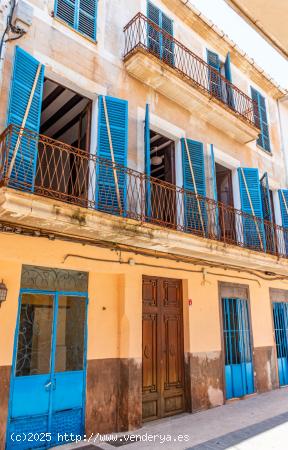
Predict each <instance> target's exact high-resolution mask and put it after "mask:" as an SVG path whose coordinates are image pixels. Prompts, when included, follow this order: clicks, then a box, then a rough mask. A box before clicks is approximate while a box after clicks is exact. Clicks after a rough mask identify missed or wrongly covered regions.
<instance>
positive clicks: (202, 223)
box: [181, 139, 207, 236]
mask: <svg viewBox="0 0 288 450" xmlns="http://www.w3.org/2000/svg"><path fill="white" fill-rule="evenodd" d="M186 142H187V147H188V152H189V155H190V161H191V164H192V170H193V174H194V180H193V175H192V172H191V167H190V161H189V157H188V154H187V147H186V144H185V139H181V145H182V165H183V188H184V189H185V190H187V191H190V192H191V194H189V193H187V192H185V193H184V221H185V223H184V225H185V228H186V231H188V232H189V231H190V232H193V231H196V232H197V234H198V233H199V234H200V235H202V236H203V235H204V236H205V235H206V233H207V211H206V203H205V199H203V198H201V197H200V196H203V197H206V184H205V165H204V149H203V144H202V142H197V141H193V140H191V139H186ZM196 192H197V194H198V195H197V196H195V195H194V194H195V193H196Z"/></svg>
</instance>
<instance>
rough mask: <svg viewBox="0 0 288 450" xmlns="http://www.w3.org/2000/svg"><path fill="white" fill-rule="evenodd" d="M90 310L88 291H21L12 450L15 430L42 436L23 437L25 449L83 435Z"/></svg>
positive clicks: (13, 380)
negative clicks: (87, 330) (68, 436)
mask: <svg viewBox="0 0 288 450" xmlns="http://www.w3.org/2000/svg"><path fill="white" fill-rule="evenodd" d="M48 270H49V269H48ZM86 315H87V295H86V294H84V293H80V292H79V293H77V292H73V293H72V292H65V291H63V292H53V291H42V290H34V289H22V290H21V292H20V298H19V312H18V324H17V328H16V335H15V350H14V361H13V368H12V378H11V388H10V411H9V421H8V429H7V450H9V449H12V448H15V442H13V439H12V435H13V433H20V432H21V433H23V434H26V436H29V434H30V433H31V434H32V433H33V436H34V437H35V436H38V437H39V439H36V438H34V437H33V439H31V441H29V440H28V439H27V440H26V442H25V443H24V442H21V446H19V448H20V447H21V449H22V450H26V449H27V450H28V449H34V448H37V449H38V448H47V447H49V448H50V447H52V446H53V445H57V444H59V442H61V439H60V440H58V433H60V434H64V433H68V434H70V433H73V434H74V435H75V434H76V435H77V434H78V435H83V433H84V417H85V407H84V406H85V385H86V369H85V368H86V362H85V361H86ZM41 436H42V438H41ZM17 448H18V447H17Z"/></svg>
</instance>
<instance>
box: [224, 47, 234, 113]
mask: <svg viewBox="0 0 288 450" xmlns="http://www.w3.org/2000/svg"><path fill="white" fill-rule="evenodd" d="M224 70H225V78H226V80H228V81H229V82H230V83H232V74H231V57H230V52H228V53H227V56H226V60H225V63H224ZM226 95H227V99H226V103H227V104H228V105H229V106H230V107H231V108H232V109H235V102H234V96H233V88H232V86H231V85H230V84H229V83H226Z"/></svg>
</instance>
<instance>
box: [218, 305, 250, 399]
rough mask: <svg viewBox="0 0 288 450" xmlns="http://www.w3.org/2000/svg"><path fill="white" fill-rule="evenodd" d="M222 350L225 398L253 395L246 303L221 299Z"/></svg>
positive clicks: (248, 321)
mask: <svg viewBox="0 0 288 450" xmlns="http://www.w3.org/2000/svg"><path fill="white" fill-rule="evenodd" d="M221 304H222V305H221V307H222V317H223V334H224V350H225V388H226V389H225V391H226V399H227V400H228V399H230V398H236V397H243V396H244V395H247V394H252V393H253V392H254V371H253V360H252V346H251V334H250V320H249V312H248V301H247V300H246V299H244V298H237V297H222V298H221Z"/></svg>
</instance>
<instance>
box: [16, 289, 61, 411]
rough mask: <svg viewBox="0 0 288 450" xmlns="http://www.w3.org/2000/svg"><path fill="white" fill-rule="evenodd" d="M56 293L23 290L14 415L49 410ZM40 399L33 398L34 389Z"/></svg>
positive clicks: (36, 396)
mask: <svg viewBox="0 0 288 450" xmlns="http://www.w3.org/2000/svg"><path fill="white" fill-rule="evenodd" d="M53 300H54V296H53V295H39V294H23V295H22V301H21V307H20V318H19V330H18V342H17V353H16V368H15V371H16V376H15V378H14V383H13V393H12V398H13V402H12V411H11V413H12V418H17V417H21V416H24V415H26V414H48V411H49V399H50V395H49V389H48V390H47V388H45V386H46V385H47V383H49V381H50V365H51V336H52V326H53ZM32 390H33V393H35V398H37V402H31V391H32Z"/></svg>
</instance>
